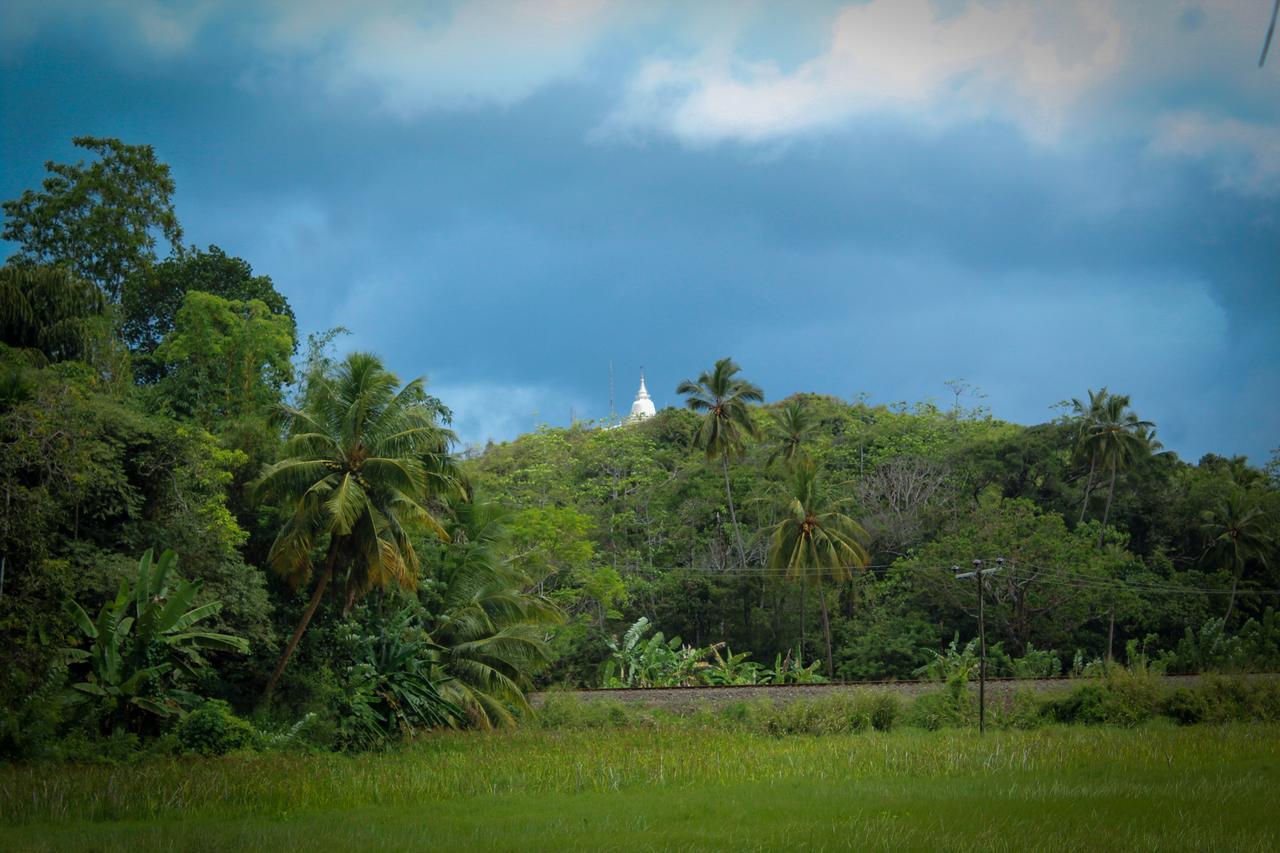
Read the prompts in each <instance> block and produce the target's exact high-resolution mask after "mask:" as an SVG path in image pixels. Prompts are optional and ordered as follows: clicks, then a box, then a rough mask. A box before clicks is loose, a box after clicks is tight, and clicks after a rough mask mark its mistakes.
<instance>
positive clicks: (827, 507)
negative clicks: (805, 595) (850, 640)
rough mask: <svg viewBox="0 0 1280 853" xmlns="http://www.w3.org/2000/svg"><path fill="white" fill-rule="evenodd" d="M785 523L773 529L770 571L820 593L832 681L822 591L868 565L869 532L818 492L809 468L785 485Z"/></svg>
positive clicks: (830, 674)
mask: <svg viewBox="0 0 1280 853" xmlns="http://www.w3.org/2000/svg"><path fill="white" fill-rule="evenodd" d="M788 485H789V488H788V492H787V495H786V500H785V502H784V503H785V505H784V507H783V518H782V520H781V521H779V522H778V523H777V524H776V525H774V527H773V531H772V536H771V539H770V543H769V567H770V568H774V569H784V570H786V573H787V576H788V577H799V578H800V579H801V580H803V581H804V582H805V583H809V582H812V583H814V584H815V585H816V586H817V588H818V600H819V601H820V602H821V603H822V635H823V640H824V642H825V643H826V647H827V677H828V678H833V677H834V676H835V665H834V662H833V660H832V654H831V620H830V616H829V615H828V613H827V598H826V595H825V594H824V591H823V581H824V580H825V579H830V580H834V581H836V582H840V581H846V580H852V579H853V569H854V568H857V567H863V566H866V565H867V562H868V557H867V549H866V546H865V545H864V544H863V543H864V542H866V541H867V539H868V537H867V532H866V531H865V530H863V529H862V525H860V524H858V522H856V521H854V520H853V519H852V518H850V517H849V516H847V515H845V514H843V513H842V512H840V511H839V510H838V509H836V505H835V504H833V503H831V502H829V501H828V500H826V498H825V497H824V495H823V494H822V493H821V492H820V491H819V489H818V477H817V473H816V471H815V469H814V466H813V463H811V462H805V463H802V464H800V465H797V466H796V468H795V470H794V471H793V473H792V477H791V481H790V483H789V484H788Z"/></svg>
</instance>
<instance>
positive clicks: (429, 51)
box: [256, 0, 613, 118]
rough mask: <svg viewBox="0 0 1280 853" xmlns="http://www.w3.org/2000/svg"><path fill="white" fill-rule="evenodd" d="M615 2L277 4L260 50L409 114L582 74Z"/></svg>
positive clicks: (325, 83)
mask: <svg viewBox="0 0 1280 853" xmlns="http://www.w3.org/2000/svg"><path fill="white" fill-rule="evenodd" d="M612 6H613V4H612V3H611V2H610V0H508V2H502V0H475V1H474V2H464V3H458V4H451V5H441V4H432V3H417V2H395V0H392V2H380V3H370V2H360V1H359V0H329V2H321V3H296V2H284V0H277V2H273V3H270V4H269V5H267V6H265V7H264V12H265V15H266V20H265V22H264V28H263V29H262V31H261V32H260V33H258V34H257V36H256V38H257V39H258V41H259V43H260V46H261V47H262V48H263V49H264V50H265V51H266V52H267V53H268V54H271V55H274V56H276V57H277V58H278V59H280V60H282V61H283V65H282V67H286V68H289V69H297V68H300V69H301V70H302V71H303V73H304V74H305V75H307V76H308V77H309V78H310V79H313V80H316V81H318V82H319V83H320V85H321V86H322V87H323V88H324V89H325V90H327V91H329V92H330V93H333V94H339V95H347V94H352V93H362V92H368V93H370V94H371V95H372V96H373V97H374V98H375V100H376V102H377V103H378V104H379V105H380V106H381V107H382V108H384V109H386V110H387V111H389V112H391V113H393V114H395V115H398V116H401V117H405V118H409V117H413V116H416V115H419V114H421V113H424V112H427V111H429V110H433V109H439V108H456V107H464V106H471V105H477V104H479V105H489V104H498V105H506V104H511V103H514V102H516V101H519V100H522V99H524V98H527V97H529V96H530V95H532V94H533V93H535V92H536V91H538V90H539V89H541V88H543V87H544V86H547V85H549V84H551V83H554V82H556V81H558V80H562V79H565V78H568V77H572V76H573V75H574V74H576V73H578V72H579V71H580V70H581V69H582V67H583V65H584V63H585V62H586V60H587V59H588V57H589V55H590V54H591V52H592V50H594V48H595V46H596V44H597V41H598V39H599V37H600V36H601V35H602V33H603V32H604V30H605V29H606V28H607V27H608V26H609V25H610V24H611V22H612V20H613V19H612V18H611V17H610V14H609V13H610V12H611V11H612Z"/></svg>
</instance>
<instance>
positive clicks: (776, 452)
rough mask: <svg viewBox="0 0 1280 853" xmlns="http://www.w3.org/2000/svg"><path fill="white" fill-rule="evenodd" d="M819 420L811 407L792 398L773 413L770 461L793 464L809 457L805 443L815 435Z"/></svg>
mask: <svg viewBox="0 0 1280 853" xmlns="http://www.w3.org/2000/svg"><path fill="white" fill-rule="evenodd" d="M816 429H817V422H816V420H815V419H814V417H813V414H812V413H811V412H810V411H809V409H808V408H807V407H806V406H805V405H804V404H803V403H801V402H800V401H799V400H791V401H790V402H788V403H787V404H786V405H785V406H783V407H782V408H781V409H779V410H777V411H775V412H774V413H773V422H772V423H771V424H770V425H769V443H770V445H771V446H770V450H769V462H768V464H770V465H772V464H773V463H774V462H777V461H778V460H781V461H782V463H783V464H784V465H793V464H796V463H798V462H803V461H804V460H805V459H807V458H808V454H807V453H806V452H805V449H804V444H805V442H806V441H808V440H809V439H811V438H812V437H813V434H814V432H815V430H816Z"/></svg>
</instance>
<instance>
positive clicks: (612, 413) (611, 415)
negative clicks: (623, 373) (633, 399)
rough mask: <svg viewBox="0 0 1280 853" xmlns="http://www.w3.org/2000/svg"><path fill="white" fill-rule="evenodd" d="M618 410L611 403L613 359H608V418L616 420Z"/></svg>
mask: <svg viewBox="0 0 1280 853" xmlns="http://www.w3.org/2000/svg"><path fill="white" fill-rule="evenodd" d="M617 419H618V412H617V410H616V409H615V408H614V405H613V359H609V420H610V421H616V420H617Z"/></svg>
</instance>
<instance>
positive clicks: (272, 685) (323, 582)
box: [262, 537, 338, 703]
mask: <svg viewBox="0 0 1280 853" xmlns="http://www.w3.org/2000/svg"><path fill="white" fill-rule="evenodd" d="M337 562H338V537H334V538H333V539H331V540H330V541H329V553H328V554H327V555H326V556H325V560H324V572H322V573H321V575H320V580H318V581H316V588H315V592H313V593H311V600H310V601H309V602H307V609H306V610H304V611H302V619H301V620H300V621H299V622H298V627H297V628H296V629H295V630H294V632H293V636H292V637H290V638H289V643H288V645H286V646H285V647H284V653H283V654H281V655H280V662H279V663H278V664H276V669H275V672H273V673H271V678H270V679H269V680H268V681H267V687H266V689H265V690H263V691H262V701H263V702H264V703H269V702H270V701H271V694H272V693H273V692H275V689H276V684H277V682H279V681H280V676H281V675H283V674H284V668H285V666H287V665H288V663H289V658H291V657H293V653H294V650H296V649H297V648H298V641H299V640H301V639H302V635H303V633H304V632H305V631H306V630H307V625H308V624H310V622H311V617H312V616H314V615H315V613H316V608H317V607H319V606H320V599H321V598H322V597H323V596H324V591H325V588H326V587H327V586H328V585H329V578H331V577H333V567H334V565H335V564H336V563H337Z"/></svg>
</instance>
